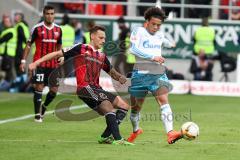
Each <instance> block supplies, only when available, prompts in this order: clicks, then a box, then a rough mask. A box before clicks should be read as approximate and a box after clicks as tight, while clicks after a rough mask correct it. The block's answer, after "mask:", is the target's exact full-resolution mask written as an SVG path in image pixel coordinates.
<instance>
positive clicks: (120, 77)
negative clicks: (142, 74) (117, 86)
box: [108, 68, 127, 84]
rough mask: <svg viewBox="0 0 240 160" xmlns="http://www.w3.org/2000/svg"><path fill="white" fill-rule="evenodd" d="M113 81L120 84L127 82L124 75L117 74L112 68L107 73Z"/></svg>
mask: <svg viewBox="0 0 240 160" xmlns="http://www.w3.org/2000/svg"><path fill="white" fill-rule="evenodd" d="M108 74H109V75H110V76H111V77H112V78H113V79H114V80H116V81H119V82H120V83H121V84H124V83H126V82H127V79H126V77H125V76H124V75H122V74H120V73H118V72H117V71H116V70H115V69H114V68H112V69H111V70H110V71H109V73H108Z"/></svg>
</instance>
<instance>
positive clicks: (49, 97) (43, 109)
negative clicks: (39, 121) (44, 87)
mask: <svg viewBox="0 0 240 160" xmlns="http://www.w3.org/2000/svg"><path fill="white" fill-rule="evenodd" d="M56 95H57V93H56V92H54V91H51V90H50V91H49V92H48V94H47V96H46V99H45V101H44V103H42V104H41V118H43V117H44V114H45V112H46V110H47V106H48V105H49V104H50V103H51V102H52V101H53V99H54V98H55V97H56Z"/></svg>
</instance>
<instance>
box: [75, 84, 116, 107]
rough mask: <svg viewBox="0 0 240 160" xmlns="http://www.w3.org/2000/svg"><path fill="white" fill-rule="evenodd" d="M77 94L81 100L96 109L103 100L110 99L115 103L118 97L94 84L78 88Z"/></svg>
mask: <svg viewBox="0 0 240 160" xmlns="http://www.w3.org/2000/svg"><path fill="white" fill-rule="evenodd" d="M77 94H78V97H79V98H80V99H81V100H83V101H84V102H85V103H86V104H87V105H88V106H89V107H90V108H91V109H94V110H96V109H97V108H98V106H99V105H100V104H101V103H102V102H103V101H105V100H108V101H110V102H111V103H113V101H114V100H115V98H116V95H114V94H112V93H110V92H107V91H105V90H103V89H102V88H98V87H95V86H92V85H91V86H90V85H88V86H86V87H84V88H81V89H78V91H77Z"/></svg>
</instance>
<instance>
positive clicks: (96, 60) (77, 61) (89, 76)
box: [29, 26, 133, 145]
mask: <svg viewBox="0 0 240 160" xmlns="http://www.w3.org/2000/svg"><path fill="white" fill-rule="evenodd" d="M90 37H91V41H90V44H89V45H87V44H76V45H74V46H73V47H71V48H68V49H63V50H60V51H56V52H53V53H50V54H47V55H46V56H44V57H42V58H41V59H39V60H37V61H35V62H33V63H31V64H30V65H29V70H32V71H33V70H34V69H36V68H37V67H38V66H39V65H41V64H42V63H43V62H46V61H48V60H50V59H53V58H58V57H62V56H64V58H66V59H68V58H70V57H72V58H73V61H74V68H75V75H76V78H77V95H78V97H79V98H80V99H82V100H83V101H84V102H85V103H86V104H87V105H88V106H89V107H90V108H91V109H93V110H95V111H97V112H98V113H99V114H100V115H104V116H105V119H106V124H107V128H106V129H105V131H104V132H103V133H102V135H101V137H100V139H99V141H98V142H99V143H111V144H123V145H133V144H132V143H130V142H127V141H126V140H124V139H123V138H122V137H121V135H120V132H119V127H118V124H120V122H121V121H122V120H123V119H124V117H125V116H126V114H127V111H128V110H129V108H130V106H129V105H128V104H127V103H126V102H124V101H123V99H122V98H121V97H120V96H116V95H113V94H112V93H110V92H107V91H105V90H103V89H102V88H101V86H100V85H99V76H100V72H101V69H103V70H104V71H105V72H107V73H108V74H109V75H110V76H111V77H112V78H113V79H115V80H117V81H119V82H120V83H121V84H123V83H125V82H126V78H125V77H124V76H122V75H121V74H120V73H118V72H117V71H116V70H115V69H113V68H112V66H111V64H110V62H109V60H108V59H107V57H106V55H105V54H104V53H102V52H101V51H100V50H99V49H101V48H102V46H103V44H104V43H105V38H106V35H105V28H104V27H102V26H94V27H93V28H92V29H91V30H90ZM112 136H113V138H112Z"/></svg>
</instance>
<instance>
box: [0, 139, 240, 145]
mask: <svg viewBox="0 0 240 160" xmlns="http://www.w3.org/2000/svg"><path fill="white" fill-rule="evenodd" d="M0 142H37V140H31V139H0ZM43 142H44V141H43ZM45 142H51V143H97V140H96V141H91V140H89V141H82V140H57V139H56V140H46V141H45ZM136 144H165V142H160V141H137V142H136ZM166 144H167V143H166ZM188 144H190V143H188ZM192 144H196V145H240V142H198V141H197V142H192Z"/></svg>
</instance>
